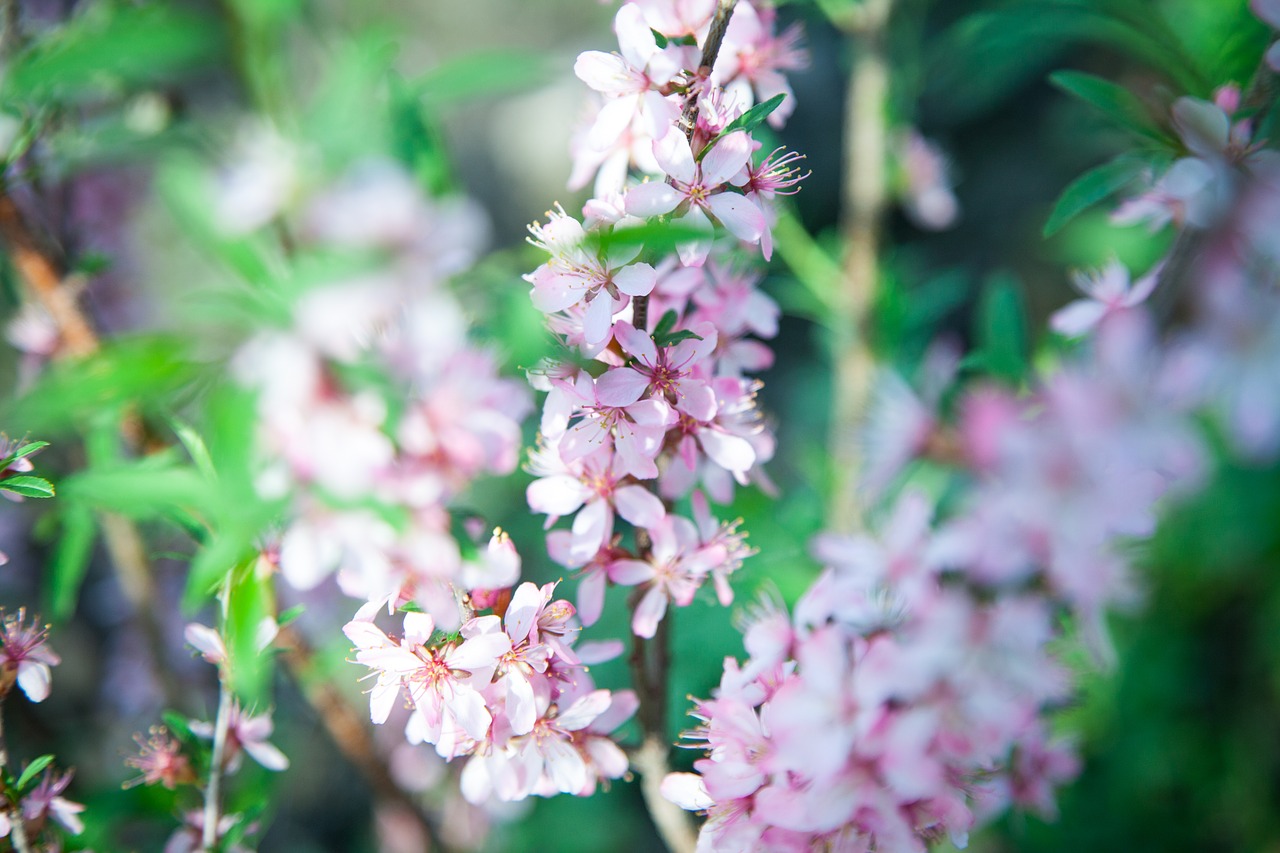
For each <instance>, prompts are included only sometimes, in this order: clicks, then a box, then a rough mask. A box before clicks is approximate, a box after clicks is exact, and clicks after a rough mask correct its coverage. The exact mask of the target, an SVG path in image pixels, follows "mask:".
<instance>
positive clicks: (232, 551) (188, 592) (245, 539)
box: [182, 531, 255, 613]
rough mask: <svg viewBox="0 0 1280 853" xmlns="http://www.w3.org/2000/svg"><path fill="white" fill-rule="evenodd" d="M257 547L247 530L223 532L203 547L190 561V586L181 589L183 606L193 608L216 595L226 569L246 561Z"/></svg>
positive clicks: (228, 569)
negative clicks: (254, 545)
mask: <svg viewBox="0 0 1280 853" xmlns="http://www.w3.org/2000/svg"><path fill="white" fill-rule="evenodd" d="M254 551H255V549H254V547H253V541H252V539H251V537H250V536H249V535H247V534H246V533H245V532H244V531H229V532H222V533H221V534H220V535H219V536H217V537H215V538H214V539H212V540H211V541H210V542H209V544H208V545H206V546H205V547H204V548H202V549H201V550H200V553H199V554H197V555H196V558H195V559H194V560H192V561H191V571H190V573H189V574H188V575H187V586H186V589H184V590H183V593H182V609H183V610H184V611H185V612H188V613H190V612H193V611H194V610H195V609H196V608H198V607H199V606H200V605H201V604H203V603H204V602H205V601H206V600H208V598H209V596H211V595H213V593H214V592H215V590H216V589H217V587H218V586H219V585H220V584H221V583H222V581H223V580H224V579H225V578H226V576H227V573H228V572H230V571H232V570H233V569H234V568H235V567H236V566H237V565H240V564H242V563H244V562H245V561H246V560H247V559H248V558H249V557H250V556H252V554H253V553H254Z"/></svg>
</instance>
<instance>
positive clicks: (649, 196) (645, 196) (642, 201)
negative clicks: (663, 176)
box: [625, 181, 684, 217]
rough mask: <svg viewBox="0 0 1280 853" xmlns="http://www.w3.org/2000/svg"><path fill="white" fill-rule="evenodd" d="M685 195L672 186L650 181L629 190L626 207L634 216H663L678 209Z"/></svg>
mask: <svg viewBox="0 0 1280 853" xmlns="http://www.w3.org/2000/svg"><path fill="white" fill-rule="evenodd" d="M682 201H684V195H683V194H682V193H680V192H677V191H676V188H675V187H673V186H671V185H670V184H666V183H663V182H661V181H649V182H648V183H645V184H640V185H639V186H637V187H632V188H631V189H629V190H627V198H626V201H625V206H626V209H627V213H629V214H631V215H632V216H641V217H649V216H662V215H664V214H667V213H670V212H671V211H673V210H675V209H676V205H678V204H680V202H682Z"/></svg>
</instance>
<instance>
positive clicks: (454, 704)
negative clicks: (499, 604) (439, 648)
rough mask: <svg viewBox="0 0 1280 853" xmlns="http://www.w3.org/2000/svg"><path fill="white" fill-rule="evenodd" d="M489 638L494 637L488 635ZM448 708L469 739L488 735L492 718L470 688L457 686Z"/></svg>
mask: <svg viewBox="0 0 1280 853" xmlns="http://www.w3.org/2000/svg"><path fill="white" fill-rule="evenodd" d="M489 636H494V635H492V634H490V635H489ZM497 636H500V637H502V638H503V639H506V635H503V634H499V635H497ZM469 642H474V641H469ZM448 708H449V712H450V713H451V714H452V716H453V718H454V719H455V720H457V721H458V724H459V725H460V726H462V728H463V730H464V731H465V732H466V733H467V734H468V735H470V736H471V737H473V738H475V739H476V740H483V739H484V737H485V735H487V734H488V733H489V724H490V723H492V722H493V717H492V716H491V715H490V714H489V710H488V709H487V708H486V707H485V704H484V697H482V696H481V695H480V694H479V693H477V692H476V691H474V690H472V689H471V688H470V687H465V686H461V685H459V687H458V689H457V690H456V691H455V692H454V695H453V698H452V699H451V700H450V701H449V704H448Z"/></svg>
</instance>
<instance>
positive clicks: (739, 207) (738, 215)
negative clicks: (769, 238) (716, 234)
mask: <svg viewBox="0 0 1280 853" xmlns="http://www.w3.org/2000/svg"><path fill="white" fill-rule="evenodd" d="M707 207H709V208H711V212H712V213H713V214H715V217H716V219H719V220H720V224H722V225H723V226H724V227H725V228H727V229H729V233H731V234H732V235H733V236H735V237H737V238H738V239H739V240H744V241H746V242H748V243H757V242H759V241H760V235H761V234H763V233H764V227H765V220H764V214H763V213H761V212H760V208H759V207H757V206H756V204H755V202H753V201H751V200H750V199H748V198H747V197H746V196H742V195H738V194H737V193H728V192H725V193H717V194H715V195H713V196H711V197H710V198H709V199H707Z"/></svg>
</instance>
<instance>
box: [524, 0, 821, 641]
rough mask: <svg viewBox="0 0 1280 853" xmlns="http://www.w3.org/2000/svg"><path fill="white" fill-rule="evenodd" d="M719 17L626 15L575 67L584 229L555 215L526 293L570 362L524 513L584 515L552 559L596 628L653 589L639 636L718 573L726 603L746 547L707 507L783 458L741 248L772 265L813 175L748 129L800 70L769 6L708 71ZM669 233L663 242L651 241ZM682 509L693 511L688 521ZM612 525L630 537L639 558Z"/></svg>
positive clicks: (784, 101) (768, 327)
mask: <svg viewBox="0 0 1280 853" xmlns="http://www.w3.org/2000/svg"><path fill="white" fill-rule="evenodd" d="M717 8H718V6H717V4H716V3H702V2H699V3H673V2H669V1H668V2H635V3H626V4H624V5H623V6H622V7H621V8H620V9H619V10H618V12H617V15H616V17H615V22H614V28H615V31H616V32H617V35H618V42H619V52H618V53H603V52H600V51H588V52H586V53H584V54H582V55H581V56H579V57H578V61H577V63H576V65H575V71H576V73H577V75H578V77H579V78H580V79H582V80H583V81H584V82H585V83H586V84H587V85H588V86H589V87H591V88H592V89H593V90H595V92H596V93H597V94H598V95H599V100H598V101H597V110H596V111H595V112H594V114H593V116H592V117H591V118H590V119H589V120H588V122H587V124H586V125H585V127H586V129H585V130H584V131H583V132H582V133H581V134H580V135H579V136H578V137H577V139H576V142H575V150H574V155H575V170H574V176H573V177H572V178H571V186H584V185H586V184H587V183H588V182H590V178H591V176H592V175H595V180H594V189H595V196H594V197H593V198H591V199H590V200H589V201H588V202H587V203H586V204H585V205H584V207H583V218H582V219H581V220H579V219H577V218H575V217H573V216H571V215H569V214H568V213H566V212H565V211H564V210H563V209H559V208H558V209H556V210H555V211H551V212H549V213H548V214H547V217H548V218H547V221H546V222H542V223H535V224H534V225H532V226H531V227H530V231H531V232H532V237H531V240H530V242H532V243H533V245H535V246H537V247H538V248H540V249H542V250H543V251H545V252H546V253H547V255H548V259H547V260H546V262H545V263H543V264H542V265H541V266H539V267H538V268H537V269H536V270H534V271H533V272H532V273H530V274H529V275H527V276H526V278H527V280H528V281H529V282H530V284H532V286H533V287H532V292H531V295H532V299H533V303H534V305H535V307H537V308H538V309H539V310H541V311H542V312H544V313H545V314H547V315H548V318H547V323H548V326H549V327H550V328H551V330H552V331H553V332H554V333H556V335H557V336H558V337H559V338H560V339H561V341H562V342H563V344H564V345H565V352H564V355H563V357H562V358H561V359H560V360H558V361H554V362H548V363H546V364H544V365H542V366H541V367H540V368H539V369H538V370H536V371H533V372H532V373H531V380H532V381H533V384H534V386H535V387H536V388H538V389H539V390H542V391H546V392H547V396H546V399H545V402H544V407H543V412H542V418H541V425H540V426H541V429H540V434H539V443H538V447H537V448H536V449H535V450H533V451H532V453H531V454H530V461H529V466H528V467H529V470H530V471H531V473H533V474H534V476H535V477H536V478H537V479H536V480H535V481H534V483H533V484H531V485H530V487H529V490H528V499H529V506H530V507H531V508H532V509H533V510H534V511H535V512H539V513H544V514H545V515H546V516H547V526H548V527H551V526H552V525H553V524H555V522H556V521H557V520H558V519H560V518H563V517H569V516H572V523H571V524H570V526H569V527H568V528H564V529H557V530H553V531H552V532H551V533H550V534H549V536H548V549H549V551H550V552H551V555H552V557H553V559H555V560H556V561H557V562H559V563H561V564H562V565H564V566H566V567H567V568H571V569H576V570H581V572H582V583H581V585H580V587H579V593H578V605H579V610H580V612H581V614H582V618H583V621H584V622H585V623H586V624H591V623H592V622H594V621H595V620H596V618H598V616H599V614H600V612H601V608H602V604H603V599H604V594H605V589H606V586H607V585H608V583H610V582H612V583H613V584H617V585H622V586H638V587H641V588H642V590H643V591H642V592H641V593H640V594H639V596H638V599H637V603H636V607H635V611H634V617H633V621H632V626H631V627H632V630H633V632H634V633H635V634H636V635H638V636H640V637H652V636H654V634H655V632H656V631H657V626H658V624H659V622H660V621H661V620H662V618H663V617H664V615H665V613H666V610H667V608H668V606H670V605H672V604H674V605H677V606H684V605H687V604H689V603H690V602H691V601H692V599H693V597H694V595H695V593H696V592H697V590H698V589H699V588H700V587H701V586H702V584H703V583H704V582H705V581H706V580H707V579H709V578H710V579H712V580H713V583H714V585H715V588H716V592H717V596H718V598H719V600H720V601H721V602H722V603H724V604H728V603H729V602H730V601H731V600H732V590H731V588H730V585H729V582H728V577H729V576H730V575H731V574H732V573H733V572H734V571H735V570H736V569H737V568H738V567H739V566H740V565H741V563H742V560H743V559H744V558H745V557H747V556H748V555H749V554H750V553H751V550H750V549H749V548H748V547H747V546H746V544H745V537H744V535H743V534H742V533H740V532H739V531H738V530H737V525H736V524H726V523H722V522H720V521H717V520H716V519H715V518H714V517H713V516H712V514H711V511H710V508H709V504H708V500H707V496H708V495H709V496H710V497H711V499H712V500H715V501H716V502H720V503H724V502H727V501H729V500H730V499H731V498H732V495H733V489H734V486H735V483H736V484H743V485H745V484H747V483H749V482H752V481H755V482H758V483H761V484H764V485H766V486H767V485H768V481H767V480H766V479H765V478H764V476H763V474H762V472H761V468H760V466H761V464H762V463H764V462H767V461H768V460H769V459H770V458H771V457H772V455H773V452H774V439H773V436H772V433H771V432H770V431H769V429H768V427H767V425H766V424H765V423H764V421H763V419H762V416H761V414H760V412H759V410H758V409H757V407H756V393H757V391H758V389H759V387H760V386H759V382H758V381H757V380H755V379H754V378H753V376H752V374H753V373H754V372H756V371H760V370H763V369H765V368H767V367H769V366H770V365H771V364H772V360H773V354H772V352H771V351H770V350H769V349H768V348H767V347H766V346H765V345H764V344H763V343H762V339H767V338H770V337H772V336H774V335H775V334H776V333H777V324H778V314H779V311H778V307H777V305H776V304H775V303H774V302H773V301H772V300H771V299H769V298H768V297H767V296H765V295H764V294H763V293H762V292H760V291H759V290H758V289H756V285H757V283H758V280H759V275H758V274H756V273H754V272H752V271H751V269H750V267H749V266H748V265H747V264H746V263H745V261H743V260H741V259H740V255H739V254H737V252H738V248H737V247H740V246H758V247H759V249H760V251H761V253H762V254H763V255H764V257H765V258H766V259H767V258H768V257H769V256H770V254H771V252H772V236H771V225H772V223H773V222H774V220H775V217H776V212H775V211H774V209H773V201H774V199H775V197H776V196H777V195H779V194H789V193H792V192H795V191H796V189H797V184H798V183H799V182H800V180H801V179H802V178H803V177H804V176H803V175H802V174H801V173H800V170H799V165H798V163H799V159H800V158H799V157H798V156H797V155H795V154H793V153H787V152H785V151H784V150H783V149H777V150H775V151H773V152H772V153H770V154H768V155H766V156H763V157H758V156H757V153H758V152H759V150H760V149H761V144H760V142H758V141H757V140H756V139H754V138H753V136H752V130H753V129H754V127H755V126H756V125H758V124H759V123H761V122H762V121H764V120H765V118H766V117H767V119H768V121H770V122H771V123H773V124H774V125H775V126H776V125H780V124H781V122H782V121H783V119H784V118H785V117H786V116H787V115H788V114H789V113H790V111H791V108H792V104H791V101H792V98H793V96H792V94H791V91H790V87H789V85H788V84H787V82H786V79H785V77H783V76H782V72H783V71H786V70H790V69H794V68H797V67H800V66H801V65H802V64H803V62H804V61H805V56H804V54H803V52H802V51H801V50H800V49H799V47H798V40H799V32H798V30H797V29H795V28H794V27H793V28H791V29H788V30H786V31H784V32H783V33H781V34H778V33H776V31H775V26H774V24H775V20H774V11H773V9H772V8H771V7H769V6H767V5H765V4H753V3H745V2H744V3H739V4H737V6H736V8H735V10H734V11H733V14H732V17H731V18H730V19H729V22H728V25H727V28H726V29H724V30H723V37H724V40H723V43H722V44H721V45H720V48H719V51H718V53H717V54H715V55H713V56H711V57H707V56H706V55H705V53H704V51H705V49H706V43H707V40H708V39H709V38H711V35H710V32H711V31H712V30H713V29H715V27H713V16H714V15H715V14H716V13H717ZM717 23H722V22H717ZM704 62H706V64H707V65H709V66H710V67H703V63H704ZM770 99H772V100H770ZM757 101H760V102H762V103H757ZM769 110H772V111H771V112H770V111H769ZM664 229H665V233H666V234H667V235H668V236H670V237H671V238H672V239H671V240H669V241H668V242H667V244H666V245H665V246H663V247H659V246H657V245H650V244H646V239H648V240H650V241H654V240H657V238H658V236H659V235H660V234H662V233H663V232H664ZM636 235H641V236H636ZM646 235H647V236H646ZM672 245H673V246H674V251H672V250H671V249H670V246H672ZM664 249H665V250H664ZM685 498H690V506H691V508H692V511H691V512H690V513H689V514H688V515H682V514H677V513H676V511H675V506H676V504H677V502H679V501H682V500H684V499H685ZM619 517H620V518H621V519H622V520H623V521H625V522H627V523H628V524H630V525H631V526H632V528H634V529H635V530H636V531H637V536H636V541H635V547H634V548H632V547H630V546H629V545H624V544H623V536H622V533H621V532H620V531H618V530H617V528H616V525H615V521H616V520H617V518H619Z"/></svg>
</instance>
